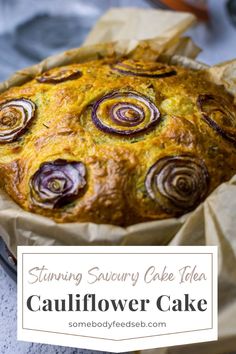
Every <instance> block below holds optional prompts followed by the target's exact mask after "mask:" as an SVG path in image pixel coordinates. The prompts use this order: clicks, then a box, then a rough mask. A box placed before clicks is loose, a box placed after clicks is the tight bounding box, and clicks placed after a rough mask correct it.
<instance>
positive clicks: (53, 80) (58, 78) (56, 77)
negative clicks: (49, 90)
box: [36, 69, 83, 84]
mask: <svg viewBox="0 0 236 354" xmlns="http://www.w3.org/2000/svg"><path fill="white" fill-rule="evenodd" d="M71 71H72V70H70V69H68V70H67V71H66V70H65V72H64V73H61V72H60V71H59V72H58V73H57V74H56V73H55V74H51V76H50V73H49V72H48V71H46V72H45V73H43V74H42V75H41V76H39V77H36V80H37V81H38V82H40V83H49V84H57V83H61V82H64V81H67V80H76V79H79V78H80V77H81V76H82V75H83V73H82V72H81V71H80V70H77V71H75V72H71ZM70 72H71V73H70Z"/></svg>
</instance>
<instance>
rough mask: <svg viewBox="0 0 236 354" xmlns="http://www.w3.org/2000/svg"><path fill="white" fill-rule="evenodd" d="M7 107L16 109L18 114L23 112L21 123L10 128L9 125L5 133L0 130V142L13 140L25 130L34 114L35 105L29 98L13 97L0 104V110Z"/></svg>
mask: <svg viewBox="0 0 236 354" xmlns="http://www.w3.org/2000/svg"><path fill="white" fill-rule="evenodd" d="M7 107H9V108H11V107H12V108H14V109H15V110H18V113H19V114H23V115H24V116H23V123H22V125H21V126H18V127H15V128H12V129H11V126H10V125H8V126H9V129H8V131H5V133H4V132H3V133H1V132H0V143H8V142H13V141H15V140H16V139H17V138H18V137H19V136H21V135H22V134H23V133H24V132H25V130H26V129H27V127H28V125H29V123H30V122H31V120H32V119H33V118H34V116H35V111H36V105H35V103H34V102H32V101H31V100H29V99H25V98H19V99H14V100H10V101H6V102H4V103H2V104H1V105H0V112H1V110H3V109H6V108H7ZM0 125H1V124H0Z"/></svg>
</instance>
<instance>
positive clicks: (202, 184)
mask: <svg viewBox="0 0 236 354" xmlns="http://www.w3.org/2000/svg"><path fill="white" fill-rule="evenodd" d="M209 180H210V179H209V173H208V170H207V167H206V165H205V163H204V162H203V161H202V160H200V159H199V158H196V157H193V156H188V155H180V156H167V157H163V158H161V159H160V160H158V161H157V162H156V163H154V164H153V165H152V166H151V168H150V169H149V171H148V173H147V176H146V180H145V187H146V190H147V193H148V195H149V196H150V198H151V199H153V200H154V201H156V202H157V203H158V205H160V207H161V208H162V209H163V210H165V211H166V212H168V213H170V214H179V213H183V212H188V211H190V210H192V209H193V208H195V207H196V206H197V205H198V204H199V203H200V202H201V201H202V200H204V199H205V197H206V196H207V194H208V190H209Z"/></svg>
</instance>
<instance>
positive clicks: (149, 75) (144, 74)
mask: <svg viewBox="0 0 236 354" xmlns="http://www.w3.org/2000/svg"><path fill="white" fill-rule="evenodd" d="M117 65H118V67H116V66H112V70H114V71H117V72H119V73H120V74H122V75H127V76H141V77H147V78H152V79H158V78H165V77H170V76H173V75H177V72H176V70H172V69H171V70H170V71H167V72H163V73H156V74H155V73H149V72H150V71H154V70H155V69H148V70H147V72H145V69H142V70H141V71H140V72H138V70H140V69H139V68H138V67H137V69H135V68H133V67H131V66H129V65H127V64H123V63H122V62H121V63H118V64H117ZM119 65H120V66H121V67H122V66H123V67H124V70H122V69H121V68H120V67H119ZM129 68H130V70H129ZM163 68H165V67H163ZM125 69H126V70H125ZM132 69H133V70H132ZM161 69H162V68H159V70H161ZM134 70H137V71H134ZM156 70H157V69H156Z"/></svg>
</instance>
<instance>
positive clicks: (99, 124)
mask: <svg viewBox="0 0 236 354" xmlns="http://www.w3.org/2000/svg"><path fill="white" fill-rule="evenodd" d="M119 96H121V98H124V97H130V98H137V100H138V99H141V100H143V101H144V102H145V103H146V105H147V106H148V107H149V108H150V112H151V114H152V115H153V119H152V120H151V121H150V122H149V123H148V124H147V125H146V126H145V127H142V128H137V129H135V130H119V129H116V128H112V127H108V126H107V125H104V124H103V123H102V122H101V120H100V119H99V117H98V116H97V111H98V109H99V105H100V104H101V103H102V102H103V101H105V100H108V99H113V98H117V97H119ZM124 104H127V103H126V102H124ZM115 105H116V104H115ZM110 114H111V113H110ZM160 116H161V114H160V111H159V110H158V108H157V107H156V106H155V104H154V103H153V102H152V101H151V100H150V99H149V98H147V97H145V96H144V95H142V94H140V93H138V92H134V91H125V92H121V91H112V92H110V93H108V94H106V95H105V96H103V97H102V98H100V99H99V100H98V101H96V102H95V103H94V105H93V108H92V120H93V122H94V124H95V126H96V127H97V128H98V129H100V130H101V131H103V132H106V133H111V134H118V135H124V136H133V135H134V134H137V133H141V132H144V131H148V130H149V129H151V128H152V127H154V126H156V125H157V124H158V123H159V122H160V119H161V117H160ZM110 118H111V121H114V117H112V116H111V117H110ZM142 121H143V120H142ZM140 122H141V121H140ZM132 124H133V123H131V124H130V126H131V127H132ZM135 125H136V124H135Z"/></svg>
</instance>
